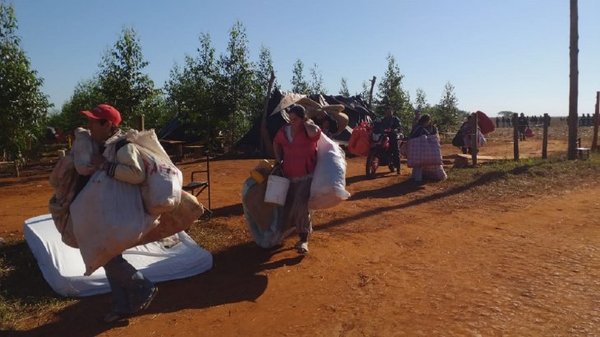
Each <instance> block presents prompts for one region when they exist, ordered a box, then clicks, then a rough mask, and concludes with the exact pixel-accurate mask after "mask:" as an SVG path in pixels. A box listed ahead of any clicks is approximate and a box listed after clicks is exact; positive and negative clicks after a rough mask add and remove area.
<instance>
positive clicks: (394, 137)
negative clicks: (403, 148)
mask: <svg viewBox="0 0 600 337" xmlns="http://www.w3.org/2000/svg"><path fill="white" fill-rule="evenodd" d="M380 127H381V128H382V131H384V132H385V131H386V130H389V135H390V148H391V151H392V162H393V164H394V166H396V167H400V148H399V144H398V138H399V133H400V118H398V117H397V116H396V115H395V114H394V109H393V108H392V107H387V108H386V109H385V116H384V117H383V119H382V120H381V122H380Z"/></svg>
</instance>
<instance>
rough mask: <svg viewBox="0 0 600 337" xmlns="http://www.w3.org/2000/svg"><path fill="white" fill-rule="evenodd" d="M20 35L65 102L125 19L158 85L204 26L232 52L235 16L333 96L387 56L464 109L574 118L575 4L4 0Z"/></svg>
mask: <svg viewBox="0 0 600 337" xmlns="http://www.w3.org/2000/svg"><path fill="white" fill-rule="evenodd" d="M9 1H10V2H11V3H12V4H13V5H14V7H15V11H16V16H17V20H18V23H19V30H18V35H19V36H20V37H21V38H22V47H23V49H24V50H25V52H26V53H27V55H28V56H29V58H30V60H31V63H32V67H33V69H35V70H37V71H38V73H39V76H40V77H42V78H43V79H44V81H45V82H44V88H43V90H44V92H45V93H46V94H47V95H49V97H50V101H51V102H52V103H54V104H55V105H56V107H58V108H60V107H61V106H62V104H63V103H64V102H65V100H67V99H68V98H69V97H70V96H71V94H72V93H73V89H74V87H75V85H76V84H77V83H78V82H79V81H81V80H85V79H90V78H92V77H93V76H94V75H95V74H96V73H97V71H98V69H99V67H98V64H99V63H100V62H101V59H102V55H103V54H104V52H105V51H106V50H108V49H110V48H111V47H112V45H113V44H114V43H115V41H116V40H117V39H118V38H119V36H120V34H121V32H122V29H123V28H124V27H132V28H134V29H135V30H136V32H137V33H138V36H139V38H140V40H141V45H142V51H143V54H144V58H145V59H146V60H147V61H148V62H149V63H150V64H149V66H148V67H147V68H146V72H147V73H148V74H149V75H150V77H151V78H152V79H153V80H154V82H155V84H156V85H157V86H159V87H162V86H163V85H164V83H165V81H166V80H167V79H168V78H169V72H170V70H171V69H172V68H173V66H174V65H175V64H176V63H177V64H182V63H183V60H184V57H185V55H195V54H196V48H197V47H198V46H199V42H198V37H199V36H200V34H201V33H209V34H210V36H211V39H212V42H213V46H214V47H215V48H216V50H217V53H218V54H221V53H224V52H225V48H226V44H227V41H228V39H229V36H228V33H229V30H230V29H231V27H232V26H233V24H234V23H235V22H236V21H240V22H242V23H243V25H244V26H245V28H246V33H247V37H248V40H249V47H250V53H251V60H252V61H256V60H257V59H258V52H259V49H260V47H261V46H265V47H267V48H268V49H269V50H270V51H271V54H272V57H273V62H274V66H275V69H276V76H277V80H278V82H279V84H280V85H281V86H282V88H283V89H284V90H286V89H290V87H291V84H290V79H291V77H292V69H293V64H294V62H295V61H296V60H297V59H300V60H302V62H303V63H304V65H305V77H306V78H307V79H309V78H310V74H309V69H310V68H311V67H313V65H314V64H316V65H317V69H318V71H319V72H320V73H321V75H322V76H323V79H324V81H325V87H326V89H327V90H328V92H329V93H331V94H337V93H338V91H339V89H340V81H341V78H342V77H344V78H346V79H347V82H348V87H349V89H350V92H351V94H354V93H358V92H359V91H361V88H362V83H363V82H364V81H368V80H369V79H370V78H371V77H372V76H377V78H378V79H379V78H381V77H382V75H383V74H384V72H385V69H386V66H387V61H386V57H387V56H388V55H390V54H391V55H393V56H394V57H395V58H396V61H397V63H398V65H399V67H400V72H401V73H402V74H403V75H404V76H405V77H404V80H403V87H404V88H405V89H406V90H408V92H409V93H410V95H411V99H413V100H414V98H415V96H416V95H415V92H416V90H417V89H418V88H421V89H423V90H424V91H425V93H426V95H427V100H428V102H429V103H430V104H436V103H438V102H439V100H440V98H441V96H442V93H443V89H444V85H445V84H446V83H447V82H450V83H452V85H454V87H455V94H456V96H457V98H458V101H459V102H458V104H459V108H461V109H463V110H467V111H475V110H482V111H484V112H487V113H488V114H490V115H495V114H496V113H497V112H498V111H502V110H511V111H515V112H525V113H526V114H531V115H533V114H536V115H539V114H543V113H549V114H550V115H553V116H561V115H567V114H568V104H569V98H568V94H569V1H568V0H347V1H340V0H332V1H328V0H322V1H314V0H304V1H295V0H294V1H274V0H262V1H261V0H256V1H250V0H247V1H242V0H218V1H217V0H215V1H206V0H205V1H198V0H196V1H193V0H180V1H164V0H163V1H155V0H145V1H142V0H139V1H133V0H118V1H117V0H103V1H97V0H86V1H81V0H9ZM599 13H600V1H598V0H579V36H580V37H579V50H580V52H579V113H580V114H583V113H593V112H594V105H595V99H596V91H600V20H598V14H599Z"/></svg>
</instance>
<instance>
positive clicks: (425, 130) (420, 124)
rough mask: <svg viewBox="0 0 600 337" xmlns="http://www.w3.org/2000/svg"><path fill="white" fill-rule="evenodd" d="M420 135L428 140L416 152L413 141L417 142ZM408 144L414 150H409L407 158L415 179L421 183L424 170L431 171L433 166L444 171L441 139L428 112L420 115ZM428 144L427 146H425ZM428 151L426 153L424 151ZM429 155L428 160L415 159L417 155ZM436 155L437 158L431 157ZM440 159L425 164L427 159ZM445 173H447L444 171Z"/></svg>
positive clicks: (412, 176)
mask: <svg viewBox="0 0 600 337" xmlns="http://www.w3.org/2000/svg"><path fill="white" fill-rule="evenodd" d="M419 137H426V141H425V142H423V143H421V147H419V148H417V149H416V151H419V152H420V153H416V151H415V150H413V148H414V146H413V145H414V144H413V142H416V141H417V139H418V138H419ZM408 139H409V140H408V142H409V144H408V145H407V146H408V147H409V148H410V149H411V150H412V151H408V152H407V157H408V158H407V159H408V162H409V166H412V175H411V178H412V179H413V181H415V182H417V183H420V182H422V181H423V173H424V171H426V170H427V171H431V169H432V168H434V167H435V168H437V169H441V170H442V171H443V166H441V164H442V157H441V147H440V141H439V135H438V130H437V128H436V127H435V125H433V124H432V123H431V117H430V116H429V115H428V114H423V115H421V117H419V120H418V121H417V124H415V126H414V127H413V128H412V130H411V132H410V135H409V136H408ZM423 145H426V147H423ZM424 152H426V153H424ZM417 156H420V157H427V158H428V159H427V160H423V159H422V160H415V157H417ZM429 157H435V158H429ZM431 160H433V161H439V162H435V163H429V164H425V163H424V162H425V161H431ZM444 175H445V173H444ZM433 178H435V179H441V178H438V177H433Z"/></svg>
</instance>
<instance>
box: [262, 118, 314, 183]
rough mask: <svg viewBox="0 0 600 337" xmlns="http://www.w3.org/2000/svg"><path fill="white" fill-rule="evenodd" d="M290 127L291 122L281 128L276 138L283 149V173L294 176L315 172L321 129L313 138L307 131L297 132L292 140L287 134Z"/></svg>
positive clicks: (275, 140)
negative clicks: (286, 130)
mask: <svg viewBox="0 0 600 337" xmlns="http://www.w3.org/2000/svg"><path fill="white" fill-rule="evenodd" d="M288 127H290V126H289V124H288V125H285V126H283V127H282V128H281V129H279V131H278V132H277V134H276V135H275V139H274V142H275V143H277V144H279V146H281V149H282V150H283V175H285V176H286V177H288V178H294V177H302V176H305V175H308V174H311V173H313V172H314V170H315V166H316V165H317V141H318V140H319V137H320V136H321V130H319V132H318V133H317V134H316V135H315V136H314V137H312V138H311V137H308V134H307V133H306V132H297V133H296V135H294V140H293V141H292V142H290V141H289V140H288V138H287V137H286V135H285V128H288Z"/></svg>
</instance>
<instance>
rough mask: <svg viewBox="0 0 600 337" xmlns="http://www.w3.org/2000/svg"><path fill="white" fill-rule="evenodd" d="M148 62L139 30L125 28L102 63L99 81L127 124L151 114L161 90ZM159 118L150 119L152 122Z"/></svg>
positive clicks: (103, 91)
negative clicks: (153, 104) (145, 114)
mask: <svg viewBox="0 0 600 337" xmlns="http://www.w3.org/2000/svg"><path fill="white" fill-rule="evenodd" d="M147 65H148V62H147V61H145V60H144V58H143V55H142V47H141V45H140V40H139V38H138V37H137V34H136V32H135V31H134V30H133V29H131V28H125V29H123V32H122V35H121V37H120V38H119V39H118V40H117V42H116V43H115V44H114V46H113V49H111V50H108V51H107V52H106V54H105V55H104V57H103V58H102V63H101V64H100V74H99V83H100V88H101V92H102V95H103V96H104V97H105V98H106V100H107V101H106V103H108V104H111V105H113V106H114V107H116V108H117V109H118V110H119V111H120V112H121V115H122V117H123V121H124V123H125V124H126V125H130V126H135V125H136V124H137V122H136V118H138V117H139V116H140V115H141V114H143V113H147V112H148V111H149V109H150V108H152V103H153V102H155V101H156V96H157V95H160V91H159V90H156V89H155V88H154V82H153V81H152V80H151V79H150V77H149V76H148V75H147V74H145V73H143V69H144V68H145V67H146V66H147ZM154 122H155V121H152V120H148V123H149V124H154Z"/></svg>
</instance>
